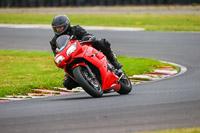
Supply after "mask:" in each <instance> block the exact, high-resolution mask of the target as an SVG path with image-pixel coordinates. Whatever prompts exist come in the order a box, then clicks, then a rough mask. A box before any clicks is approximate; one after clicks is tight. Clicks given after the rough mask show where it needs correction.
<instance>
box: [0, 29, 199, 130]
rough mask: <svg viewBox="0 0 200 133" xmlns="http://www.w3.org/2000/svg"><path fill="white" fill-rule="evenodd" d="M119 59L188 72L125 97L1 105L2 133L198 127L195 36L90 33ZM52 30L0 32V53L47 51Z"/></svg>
mask: <svg viewBox="0 0 200 133" xmlns="http://www.w3.org/2000/svg"><path fill="white" fill-rule="evenodd" d="M89 32H91V33H93V34H95V35H96V36H97V37H102V38H103V37H105V38H107V39H108V40H110V42H111V43H112V48H113V49H114V51H115V52H116V53H117V54H118V55H124V56H132V57H144V58H155V59H158V60H165V61H169V62H174V63H178V64H180V65H183V66H185V67H187V72H186V73H184V74H182V75H180V76H177V77H173V78H170V79H166V80H161V81H158V82H151V83H148V84H141V85H135V86H133V91H132V92H131V93H130V94H129V95H123V96H120V95H118V94H117V93H110V94H106V95H104V96H103V97H102V98H96V99H95V98H91V97H90V96H89V95H87V94H86V93H79V94H73V95H67V96H55V97H48V98H43V99H31V100H24V101H13V102H6V103H0V132H1V133H17V132H27V133H36V132H37V133H90V132H91V133H100V132H102V133H127V132H128V133H132V132H137V131H145V130H159V129H171V128H182V127H197V126H200V82H199V81H200V71H199V69H200V58H199V57H200V52H199V50H200V33H182V32H126V31H124V32H122V31H120V32H117V31H114V32H113V31H89ZM52 36H53V33H52V32H51V30H40V29H12V28H0V48H1V49H13V50H39V51H50V47H49V43H48V41H49V40H50V39H51V37H52Z"/></svg>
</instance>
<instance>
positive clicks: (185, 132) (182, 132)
mask: <svg viewBox="0 0 200 133" xmlns="http://www.w3.org/2000/svg"><path fill="white" fill-rule="evenodd" d="M140 133H200V128H182V129H171V130H162V131H152V132H140Z"/></svg>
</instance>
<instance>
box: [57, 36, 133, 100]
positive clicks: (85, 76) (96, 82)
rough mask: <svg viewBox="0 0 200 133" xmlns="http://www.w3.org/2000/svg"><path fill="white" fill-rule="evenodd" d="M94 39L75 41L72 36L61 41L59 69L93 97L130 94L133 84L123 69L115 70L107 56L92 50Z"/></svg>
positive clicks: (58, 59) (59, 43)
mask: <svg viewBox="0 0 200 133" xmlns="http://www.w3.org/2000/svg"><path fill="white" fill-rule="evenodd" d="M91 43H92V42H91V40H89V41H82V42H81V41H79V40H72V39H71V38H70V36H68V35H62V36H60V37H59V38H58V39H57V43H56V44H57V47H58V49H57V55H56V57H55V59H54V62H55V64H56V65H57V67H59V68H62V69H64V71H65V72H66V73H68V75H69V76H70V77H71V78H72V79H73V80H74V81H76V82H77V83H78V84H79V85H80V86H81V87H82V88H83V89H84V90H85V91H86V92H87V93H88V94H89V95H91V96H92V97H96V98H97V97H101V96H102V95H103V94H104V93H107V92H110V91H111V90H114V91H116V92H117V93H119V94H128V93H130V92H131V90H132V85H131V82H130V80H129V79H128V77H127V76H126V74H125V73H124V71H123V70H121V69H119V70H117V69H115V68H114V67H113V66H112V65H111V64H110V63H109V61H108V60H107V58H106V56H105V55H104V54H103V53H102V52H100V51H98V50H96V49H95V48H93V47H92V44H91Z"/></svg>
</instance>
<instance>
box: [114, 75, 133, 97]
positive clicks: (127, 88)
mask: <svg viewBox="0 0 200 133" xmlns="http://www.w3.org/2000/svg"><path fill="white" fill-rule="evenodd" d="M119 84H120V85H121V88H120V90H119V91H117V93H119V94H121V95H124V94H128V93H130V92H131V90H132V84H131V81H130V80H129V79H128V77H127V76H126V74H125V73H124V76H123V77H122V78H121V79H120V81H119Z"/></svg>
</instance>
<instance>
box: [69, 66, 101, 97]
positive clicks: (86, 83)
mask: <svg viewBox="0 0 200 133" xmlns="http://www.w3.org/2000/svg"><path fill="white" fill-rule="evenodd" d="M73 75H74V77H75V79H76V80H77V81H78V83H79V85H80V86H81V87H82V88H83V89H84V90H85V91H86V92H87V93H88V94H89V95H91V96H92V97H94V98H98V97H101V96H102V95H103V90H102V87H101V84H100V83H99V81H98V80H97V79H96V78H95V79H92V77H91V76H90V74H89V72H88V70H87V68H85V67H83V66H77V67H75V68H74V69H73Z"/></svg>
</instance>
